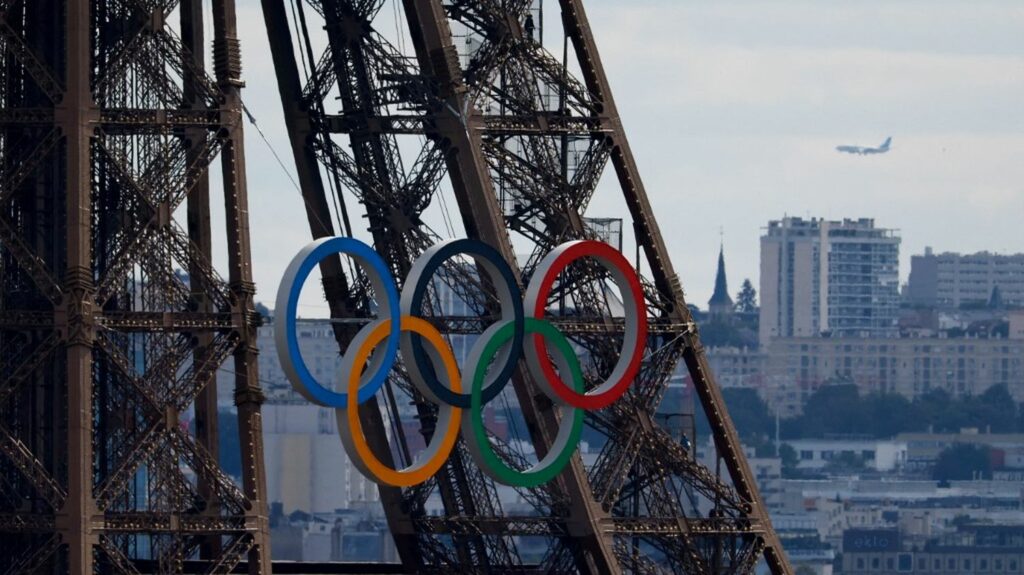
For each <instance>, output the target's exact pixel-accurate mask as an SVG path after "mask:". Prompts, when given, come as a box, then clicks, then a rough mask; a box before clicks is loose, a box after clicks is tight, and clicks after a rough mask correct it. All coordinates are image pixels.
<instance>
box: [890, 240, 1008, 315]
mask: <svg viewBox="0 0 1024 575" xmlns="http://www.w3.org/2000/svg"><path fill="white" fill-rule="evenodd" d="M997 287H998V288H999V289H998V291H997V290H996V289H995V288H997ZM993 292H995V293H996V294H997V297H998V299H999V300H1001V303H1002V304H1004V305H1009V306H1024V254H1009V255H1004V254H994V253H990V252H978V253H976V254H958V253H950V252H946V253H942V254H935V253H934V252H932V249H931V248H925V252H924V255H915V256H912V257H911V258H910V280H909V282H908V283H907V290H906V293H905V296H906V299H907V301H908V302H909V303H911V304H915V305H925V306H936V307H945V308H959V307H960V306H962V305H984V304H987V303H989V302H990V301H992V299H993V298H992V296H993Z"/></svg>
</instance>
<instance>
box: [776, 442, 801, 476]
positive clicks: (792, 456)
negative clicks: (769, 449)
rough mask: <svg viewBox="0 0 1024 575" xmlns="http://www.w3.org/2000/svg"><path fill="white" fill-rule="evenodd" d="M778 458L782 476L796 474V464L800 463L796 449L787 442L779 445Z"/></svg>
mask: <svg viewBox="0 0 1024 575" xmlns="http://www.w3.org/2000/svg"><path fill="white" fill-rule="evenodd" d="M779 459H781V460H782V476H783V477H786V478H789V477H793V476H794V475H795V474H796V466H797V465H798V464H799V463H800V460H799V458H797V455H796V450H795V449H793V446H792V445H790V444H788V443H783V444H782V445H780V446H779Z"/></svg>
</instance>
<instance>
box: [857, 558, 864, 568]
mask: <svg viewBox="0 0 1024 575" xmlns="http://www.w3.org/2000/svg"><path fill="white" fill-rule="evenodd" d="M857 569H864V558H863V557H858V558H857Z"/></svg>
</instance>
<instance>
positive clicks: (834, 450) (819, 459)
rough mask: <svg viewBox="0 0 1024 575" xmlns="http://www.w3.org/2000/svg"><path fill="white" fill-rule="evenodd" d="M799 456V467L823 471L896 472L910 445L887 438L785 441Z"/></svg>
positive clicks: (903, 460)
mask: <svg viewBox="0 0 1024 575" xmlns="http://www.w3.org/2000/svg"><path fill="white" fill-rule="evenodd" d="M786 443H787V444H789V445H790V446H791V447H792V448H793V450H794V451H796V456H797V467H798V468H802V469H822V468H825V467H828V466H830V465H838V464H854V465H861V466H863V467H864V468H865V469H870V470H873V471H896V470H898V469H900V468H902V467H903V466H904V465H905V464H906V462H907V443H906V442H904V441H900V440H895V441H892V440H885V439H796V440H789V441H786Z"/></svg>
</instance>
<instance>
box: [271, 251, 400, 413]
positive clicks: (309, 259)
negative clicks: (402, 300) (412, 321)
mask: <svg viewBox="0 0 1024 575" xmlns="http://www.w3.org/2000/svg"><path fill="white" fill-rule="evenodd" d="M336 253H341V254H347V255H348V256H349V257H351V258H352V259H354V260H355V261H356V263H358V264H359V265H360V266H362V267H363V269H364V271H365V272H366V274H367V275H368V276H369V278H370V285H372V286H373V291H374V294H375V295H376V296H377V305H378V306H379V308H380V315H381V316H384V317H388V318H390V319H391V324H390V326H391V333H390V334H389V337H388V345H387V347H386V348H385V349H384V354H383V355H375V356H374V357H373V358H372V359H371V360H370V369H368V370H367V371H366V376H365V377H364V380H363V383H362V385H361V386H360V387H359V393H358V396H357V400H356V403H363V402H364V401H366V400H367V399H370V398H371V397H373V395H374V394H375V393H377V391H378V390H380V388H381V387H382V386H383V385H384V382H385V381H386V380H387V377H388V370H390V369H391V366H392V365H394V364H395V359H396V358H397V356H398V337H399V325H400V323H401V314H400V312H399V309H398V304H399V300H398V289H397V288H396V287H395V280H394V279H392V278H391V271H390V270H389V269H388V265H387V264H386V263H384V260H383V259H382V258H381V257H380V256H379V255H378V254H377V252H375V251H373V248H371V247H370V246H368V245H366V244H364V243H363V242H361V241H359V240H357V239H353V238H344V237H328V238H320V239H319V240H316V241H314V242H313V243H311V244H309V245H307V246H306V247H305V248H303V249H302V251H300V252H299V253H298V254H297V255H296V256H295V258H294V259H292V261H291V263H290V264H289V265H288V268H287V269H286V270H285V272H284V277H283V278H281V287H280V288H278V290H277V302H276V304H275V307H274V310H275V313H277V314H279V315H278V317H277V321H276V322H275V326H276V327H275V328H274V343H275V344H276V347H277V356H278V357H279V358H280V359H281V369H282V370H283V371H284V374H285V377H287V378H288V381H290V382H292V387H294V388H295V391H297V392H299V394H300V395H302V396H303V397H305V398H306V399H307V400H309V401H311V402H313V403H315V404H317V405H322V406H324V407H345V405H346V404H347V403H348V395H346V394H343V393H338V392H336V391H331V390H329V389H327V388H325V387H323V386H322V385H320V384H319V383H317V381H316V379H315V378H314V377H313V375H312V374H311V373H309V368H307V367H306V362H304V361H303V360H302V354H301V353H300V352H299V341H298V338H297V337H296V336H297V334H296V331H295V319H296V316H295V314H296V308H297V307H298V303H299V294H300V293H301V292H302V286H303V284H305V283H306V278H308V277H309V274H310V272H312V271H313V267H314V266H316V265H317V264H319V263H320V261H321V260H323V259H324V258H326V257H327V256H330V255H334V254H336ZM385 278H387V280H388V281H385ZM385 366H386V367H385Z"/></svg>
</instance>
